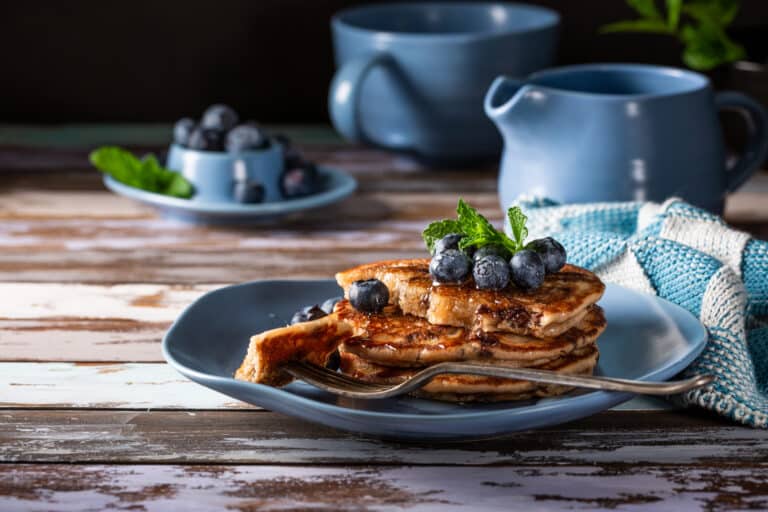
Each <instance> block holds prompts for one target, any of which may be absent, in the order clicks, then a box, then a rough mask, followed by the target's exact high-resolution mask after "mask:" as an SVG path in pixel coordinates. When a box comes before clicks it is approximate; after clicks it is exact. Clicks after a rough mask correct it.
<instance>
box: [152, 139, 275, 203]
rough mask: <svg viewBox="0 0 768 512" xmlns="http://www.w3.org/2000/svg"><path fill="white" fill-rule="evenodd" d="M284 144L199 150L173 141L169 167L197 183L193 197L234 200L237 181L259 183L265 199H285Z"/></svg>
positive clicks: (222, 200)
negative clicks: (282, 180)
mask: <svg viewBox="0 0 768 512" xmlns="http://www.w3.org/2000/svg"><path fill="white" fill-rule="evenodd" d="M283 166H284V164H283V147H282V146H281V145H280V144H277V143H276V142H273V143H272V145H270V146H269V147H268V148H265V149H258V150H252V151H242V152H240V153H227V152H223V151H200V150H196V149H188V148H184V147H181V146H179V145H177V144H171V147H170V148H169V150H168V159H167V162H166V167H168V168H169V169H172V170H174V171H178V172H180V173H181V174H182V175H183V176H184V177H185V178H187V180H189V181H190V182H191V183H192V185H193V186H194V187H195V195H194V196H193V197H192V199H191V200H192V201H198V202H201V203H235V202H237V199H236V198H235V185H236V184H237V183H259V184H261V185H262V186H263V187H264V202H267V203H269V202H274V201H280V200H282V199H283V194H282V191H281V189H280V177H281V175H282V173H283Z"/></svg>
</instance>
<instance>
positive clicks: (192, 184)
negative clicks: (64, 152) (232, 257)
mask: <svg viewBox="0 0 768 512" xmlns="http://www.w3.org/2000/svg"><path fill="white" fill-rule="evenodd" d="M90 160H91V163H92V164H93V165H94V166H95V167H96V168H97V169H99V170H100V171H101V172H102V173H104V184H105V185H106V187H107V188H109V189H110V190H112V191H113V192H116V193H118V194H120V195H123V196H126V197H130V198H132V199H135V200H138V201H141V202H144V203H147V204H150V205H152V206H155V207H157V208H159V209H160V210H161V212H162V213H164V214H165V215H166V216H169V217H173V218H179V219H182V220H190V221H193V222H198V221H200V222H205V223H219V222H222V223H229V222H243V221H246V222H250V221H256V222H260V221H268V222H270V221H273V220H276V219H279V218H282V217H284V216H286V215H289V214H297V213H299V212H302V211H304V210H310V209H314V208H319V207H322V206H326V205H329V204H331V203H335V202H337V201H340V200H342V199H344V198H346V197H348V196H349V195H351V194H352V193H353V192H354V191H355V188H356V187H357V182H356V181H355V179H354V178H353V177H351V176H349V175H348V174H346V173H345V172H342V171H340V170H338V169H332V168H329V167H324V166H318V165H315V164H314V163H313V162H311V161H309V160H307V159H306V158H304V157H303V155H302V154H301V153H300V152H299V151H297V150H296V149H295V148H294V147H293V146H292V144H291V141H290V139H288V138H287V137H285V136H283V135H271V134H270V133H268V132H267V131H266V130H264V129H263V128H262V127H260V126H259V125H258V124H257V123H256V122H255V121H244V122H241V121H240V117H239V116H238V114H237V112H236V111H235V110H234V109H232V108H231V107H229V106H227V105H224V104H215V105H211V106H210V107H208V108H207V109H206V110H205V112H203V115H202V116H201V118H200V119H199V120H194V119H192V118H189V117H185V118H183V119H179V120H178V121H177V122H176V123H175V125H174V127H173V142H172V143H171V145H170V148H169V150H168V157H167V160H166V162H165V167H163V166H162V165H160V163H159V162H158V159H157V158H155V157H154V155H145V156H144V157H143V158H139V157H137V156H134V155H133V154H131V153H130V152H128V151H127V150H124V149H122V148H118V147H111V146H107V147H102V148H99V149H97V150H95V151H94V152H92V153H91V156H90Z"/></svg>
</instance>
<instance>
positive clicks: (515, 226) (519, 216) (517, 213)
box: [507, 206, 528, 250]
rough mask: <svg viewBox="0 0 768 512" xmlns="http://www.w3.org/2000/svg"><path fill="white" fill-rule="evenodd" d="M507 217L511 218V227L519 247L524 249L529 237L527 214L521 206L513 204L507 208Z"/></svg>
mask: <svg viewBox="0 0 768 512" xmlns="http://www.w3.org/2000/svg"><path fill="white" fill-rule="evenodd" d="M507 218H508V219H509V228H510V230H511V231H512V236H514V237H515V242H516V243H517V249H518V250H519V249H522V248H523V247H525V239H526V238H527V237H528V228H527V227H525V223H526V222H528V217H526V216H525V214H524V213H523V210H521V209H520V207H519V206H513V207H512V208H510V209H509V210H507Z"/></svg>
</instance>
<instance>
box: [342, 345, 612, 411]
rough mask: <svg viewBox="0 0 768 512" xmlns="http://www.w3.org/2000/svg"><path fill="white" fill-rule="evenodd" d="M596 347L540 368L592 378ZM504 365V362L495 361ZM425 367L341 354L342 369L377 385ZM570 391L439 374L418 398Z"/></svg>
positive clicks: (516, 397)
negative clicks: (389, 363)
mask: <svg viewBox="0 0 768 512" xmlns="http://www.w3.org/2000/svg"><path fill="white" fill-rule="evenodd" d="M598 357H599V353H598V350H597V347H596V346H594V345H590V346H587V347H583V348H581V349H578V350H575V351H573V352H572V353H570V354H568V355H567V356H564V357H561V358H558V359H557V360H555V361H550V362H548V363H545V364H543V365H540V366H538V367H537V368H540V369H544V370H551V371H555V372H558V373H565V374H572V375H589V374H591V373H592V371H593V370H594V368H595V366H596V365H597V360H598ZM494 363H495V364H498V365H500V366H503V365H504V363H503V362H498V361H496V362H494ZM421 369H422V368H402V367H399V368H398V367H391V366H384V365H380V364H377V363H372V362H370V361H366V360H365V359H363V358H361V357H360V356H357V355H355V354H352V353H349V352H346V353H343V354H342V355H341V370H342V372H343V373H345V374H347V375H350V376H352V377H354V378H356V379H360V380H363V381H366V382H372V383H376V384H399V383H401V382H403V381H405V380H406V379H408V378H410V377H411V376H412V375H413V374H415V373H416V372H418V371H419V370H421ZM570 389H571V388H569V387H567V386H558V385H551V384H541V383H535V382H529V381H524V380H517V379H504V378H498V377H484V376H477V375H449V374H446V375H439V376H437V377H435V378H433V379H432V380H431V381H430V382H429V383H428V384H427V385H426V386H424V387H423V388H421V390H419V392H418V393H417V395H418V396H423V397H429V398H434V399H437V400H448V401H499V400H522V399H528V398H531V397H543V396H553V395H558V394H562V393H565V392H567V391H569V390H570Z"/></svg>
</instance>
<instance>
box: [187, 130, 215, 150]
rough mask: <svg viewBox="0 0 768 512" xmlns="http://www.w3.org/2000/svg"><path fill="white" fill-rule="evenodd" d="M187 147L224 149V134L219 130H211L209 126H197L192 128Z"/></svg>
mask: <svg viewBox="0 0 768 512" xmlns="http://www.w3.org/2000/svg"><path fill="white" fill-rule="evenodd" d="M187 147H188V148H190V149H199V150H202V151H223V150H224V136H223V133H222V132H220V131H219V130H209V129H207V128H201V127H199V126H198V127H197V128H195V129H194V130H192V134H191V135H190V136H189V141H188V143H187Z"/></svg>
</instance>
